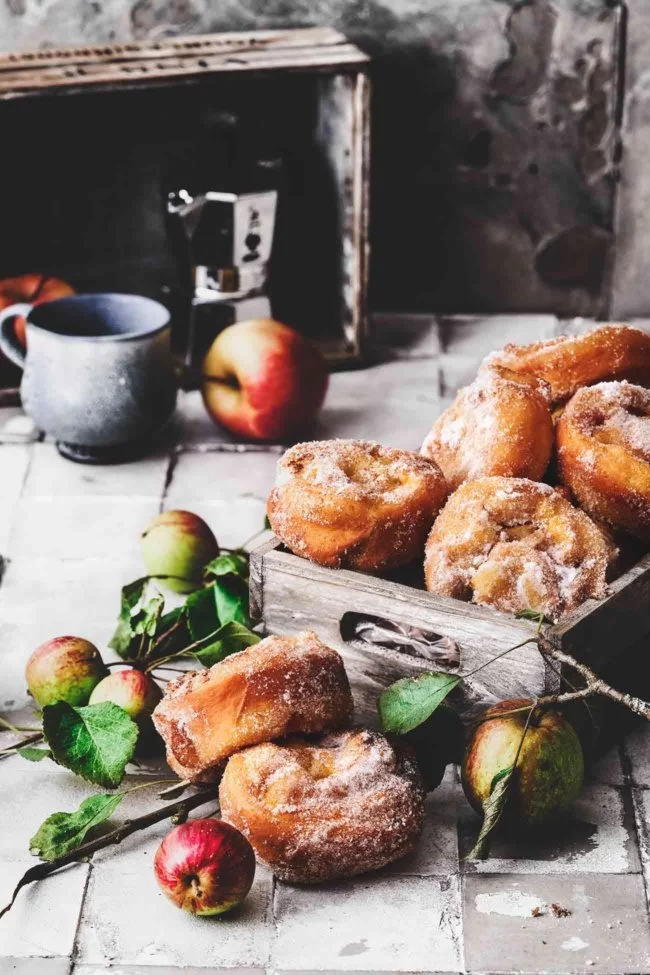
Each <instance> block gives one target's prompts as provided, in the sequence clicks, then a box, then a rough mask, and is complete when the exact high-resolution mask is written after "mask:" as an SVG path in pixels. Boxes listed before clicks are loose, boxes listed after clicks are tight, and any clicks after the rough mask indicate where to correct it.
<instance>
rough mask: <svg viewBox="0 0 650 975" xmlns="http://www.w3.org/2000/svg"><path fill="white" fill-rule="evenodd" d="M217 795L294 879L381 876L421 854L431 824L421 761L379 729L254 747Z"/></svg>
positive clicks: (267, 859) (271, 861) (236, 761)
mask: <svg viewBox="0 0 650 975" xmlns="http://www.w3.org/2000/svg"><path fill="white" fill-rule="evenodd" d="M219 796H220V800H221V812H222V816H223V818H224V819H225V820H226V822H229V823H231V824H232V825H233V826H235V827H236V828H237V829H239V830H241V831H242V832H243V833H244V835H245V836H247V837H248V839H249V840H250V842H251V844H252V846H253V849H254V850H255V853H256V854H257V857H258V859H260V860H261V861H262V862H263V863H266V864H267V865H268V866H269V867H270V868H271V869H272V870H273V872H274V873H275V874H276V875H277V876H278V877H280V878H281V879H283V880H286V881H289V882H291V883H317V882H321V881H325V880H334V879H336V878H339V877H350V876H354V875H355V874H359V873H363V872H365V871H367V870H376V869H378V868H379V867H382V866H384V865H385V864H387V863H390V862H392V861H393V860H396V859H398V858H399V857H401V856H404V855H405V854H406V853H408V852H409V851H410V850H411V849H413V847H414V846H415V844H416V842H417V840H418V838H419V836H420V833H421V831H422V826H423V822H424V794H423V790H422V786H421V783H420V777H419V773H418V772H417V769H416V767H415V764H414V762H413V761H412V759H411V758H410V757H409V756H408V755H407V754H406V753H398V752H397V751H396V750H395V749H394V748H393V746H392V745H391V744H390V742H389V741H388V740H387V739H386V738H385V737H384V736H383V735H381V734H379V733H377V732H373V731H365V730H360V731H348V732H341V733H338V734H330V735H327V736H326V737H324V738H321V739H319V740H316V741H314V742H308V741H306V740H304V739H291V740H289V741H288V742H286V743H285V744H282V745H273V744H271V745H259V746H258V747H256V748H249V749H247V750H246V751H245V752H241V753H240V754H238V755H236V756H234V757H233V758H232V759H231V760H230V761H229V763H228V765H227V767H226V771H225V773H224V776H223V779H222V782H221V786H220V790H219Z"/></svg>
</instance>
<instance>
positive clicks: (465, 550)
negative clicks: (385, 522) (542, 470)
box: [425, 477, 614, 620]
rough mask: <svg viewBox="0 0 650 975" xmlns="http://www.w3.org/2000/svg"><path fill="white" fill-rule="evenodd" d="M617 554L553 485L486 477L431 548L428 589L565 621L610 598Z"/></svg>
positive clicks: (441, 526)
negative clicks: (610, 572)
mask: <svg viewBox="0 0 650 975" xmlns="http://www.w3.org/2000/svg"><path fill="white" fill-rule="evenodd" d="M613 555H614V552H613V551H612V549H611V546H610V545H609V544H608V542H607V540H606V539H605V537H604V535H603V533H602V532H601V531H600V529H599V528H598V527H597V526H596V525H594V523H593V522H592V521H591V519H590V518H589V517H588V516H587V515H586V514H585V513H584V512H582V511H579V510H578V509H576V508H574V507H573V505H571V504H570V502H569V501H567V500H566V498H564V497H563V496H562V495H561V494H559V493H558V492H557V491H555V490H553V488H551V487H549V485H547V484H540V483H537V482H534V481H530V480H527V479H524V478H503V477H486V478H481V479H479V480H476V481H472V482H467V483H465V484H463V485H462V486H461V487H460V488H458V490H457V491H456V492H455V493H454V494H452V496H451V497H450V499H449V501H448V502H447V504H446V505H445V507H444V508H443V510H442V512H441V513H440V515H439V517H438V519H437V521H436V523H435V525H434V526H433V528H432V530H431V534H430V536H429V539H428V541H427V546H426V559H425V577H426V584H427V589H428V590H429V591H430V592H436V593H438V594H440V595H444V596H453V597H454V598H456V599H465V600H472V601H473V602H476V603H485V604H489V605H492V606H495V607H496V608H497V609H501V610H503V611H504V612H507V613H515V612H518V611H520V610H523V609H532V610H535V611H537V612H542V613H544V615H546V616H548V617H549V618H550V619H554V620H557V619H560V618H561V617H562V616H563V615H564V614H566V613H567V612H569V611H570V610H572V609H575V608H576V607H577V606H578V605H580V603H582V602H584V600H585V599H587V598H589V597H602V596H603V595H604V594H605V575H606V572H607V567H608V564H609V562H610V561H611V559H612V558H613Z"/></svg>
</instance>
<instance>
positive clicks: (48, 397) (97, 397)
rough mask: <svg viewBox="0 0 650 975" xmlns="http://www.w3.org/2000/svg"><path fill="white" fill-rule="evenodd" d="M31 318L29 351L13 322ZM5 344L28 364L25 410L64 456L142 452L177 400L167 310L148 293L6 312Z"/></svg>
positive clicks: (100, 457)
mask: <svg viewBox="0 0 650 975" xmlns="http://www.w3.org/2000/svg"><path fill="white" fill-rule="evenodd" d="M18 315H21V316H23V317H24V318H26V320H27V329H26V334H27V351H25V349H23V348H22V346H21V345H20V343H19V342H18V341H17V339H16V335H15V331H14V327H13V322H12V320H13V319H14V318H15V317H16V316H18ZM0 348H1V349H2V351H3V352H4V353H5V355H6V356H7V357H8V358H9V359H11V361H12V362H14V363H15V364H16V365H17V366H18V367H19V368H21V369H22V370H23V378H22V383H21V386H20V392H21V397H22V401H23V407H24V409H25V411H26V413H28V414H29V415H30V416H31V417H32V419H33V420H34V422H35V423H36V424H37V426H38V427H40V429H41V430H43V431H44V432H45V433H47V434H49V435H50V436H52V437H53V438H54V439H55V440H56V441H57V446H58V448H59V450H60V451H61V453H62V454H64V456H66V457H69V458H70V459H72V460H77V461H85V462H88V463H109V462H111V461H119V460H124V459H127V458H128V456H129V455H136V454H138V453H142V452H143V451H144V450H145V449H146V445H147V442H148V441H150V439H151V437H152V436H153V435H154V434H155V433H157V432H158V431H159V430H160V429H161V428H162V427H163V426H164V425H165V423H166V422H167V421H168V419H169V418H170V416H171V414H172V413H173V411H174V407H175V405H176V389H177V386H176V378H175V375H174V366H173V361H172V355H171V325H170V318H169V312H168V311H167V309H166V308H165V307H164V306H163V305H161V304H159V303H158V302H157V301H153V300H152V299H151V298H144V297H142V296H141V295H128V294H88V295H73V296H72V297H69V298H58V299H56V300H55V301H48V302H46V303H44V304H42V305H37V306H31V305H26V304H17V305H11V306H10V307H9V308H5V309H4V310H3V311H2V312H0Z"/></svg>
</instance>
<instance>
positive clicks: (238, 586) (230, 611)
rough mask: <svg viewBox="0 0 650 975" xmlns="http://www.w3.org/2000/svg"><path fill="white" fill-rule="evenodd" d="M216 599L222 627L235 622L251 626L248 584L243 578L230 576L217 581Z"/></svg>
mask: <svg viewBox="0 0 650 975" xmlns="http://www.w3.org/2000/svg"><path fill="white" fill-rule="evenodd" d="M214 599H215V602H216V605H217V615H218V617H219V622H220V623H221V625H222V626H224V625H225V624H226V623H233V622H234V623H241V624H242V625H243V626H246V627H249V626H250V623H251V619H250V616H249V615H248V583H247V582H246V581H245V580H244V579H242V578H241V576H233V575H230V576H225V577H222V578H219V579H217V581H216V582H215V585H214Z"/></svg>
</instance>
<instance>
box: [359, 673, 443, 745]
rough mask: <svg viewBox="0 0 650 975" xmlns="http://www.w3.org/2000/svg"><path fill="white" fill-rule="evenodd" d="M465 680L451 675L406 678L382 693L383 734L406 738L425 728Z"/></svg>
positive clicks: (381, 715)
mask: <svg viewBox="0 0 650 975" xmlns="http://www.w3.org/2000/svg"><path fill="white" fill-rule="evenodd" d="M461 680H462V677H454V676H452V675H451V674H420V676H419V677H403V678H402V679H401V680H398V681H396V682H395V683H394V684H391V685H390V687H387V688H386V690H384V691H382V693H381V694H380V696H379V701H378V702H377V707H378V709H379V718H380V721H381V727H382V729H383V730H384V731H387V732H392V733H393V734H397V735H405V734H406V733H407V732H409V731H413V729H414V728H417V727H418V725H421V724H423V722H425V721H426V720H427V718H429V717H430V716H431V715H432V714H433V712H434V711H435V710H436V708H438V707H439V706H440V705H441V704H442V702H443V701H444V699H445V698H446V697H447V695H448V694H449V693H450V692H451V691H452V690H453V689H454V687H457V686H458V685H459V684H460V682H461Z"/></svg>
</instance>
